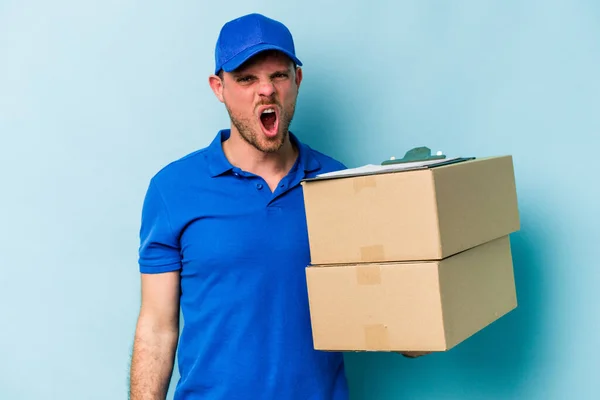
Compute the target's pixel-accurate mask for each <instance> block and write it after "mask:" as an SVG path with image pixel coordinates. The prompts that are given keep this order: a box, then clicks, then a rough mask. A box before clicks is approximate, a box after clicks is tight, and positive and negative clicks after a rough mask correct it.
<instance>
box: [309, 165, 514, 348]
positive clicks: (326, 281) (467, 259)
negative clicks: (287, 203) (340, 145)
mask: <svg viewBox="0 0 600 400" xmlns="http://www.w3.org/2000/svg"><path fill="white" fill-rule="evenodd" d="M407 165H409V164H407ZM400 167H401V166H400ZM348 173H349V175H345V176H344V175H342V176H339V175H337V176H335V174H333V175H334V176H327V175H325V176H322V177H317V178H316V179H308V180H306V181H304V182H303V183H302V184H303V193H304V200H305V209H306V216H307V223H308V233H309V243H310V251H311V264H310V265H309V266H307V268H306V279H307V284H308V294H309V304H310V314H311V322H312V329H313V340H314V347H315V349H318V350H330V351H445V350H448V349H450V348H452V347H454V346H456V345H457V344H459V343H461V342H462V341H464V340H465V339H467V338H468V337H470V336H471V335H473V334H475V333H476V332H478V331H480V330H482V329H483V328H485V327H486V326H488V325H489V324H491V323H492V322H494V321H495V320H497V319H499V318H500V317H502V316H503V315H505V314H506V313H508V312H510V311H511V310H513V309H514V308H515V307H516V306H517V298H516V290H515V282H514V274H513V263H512V256H511V248H510V241H509V235H510V234H511V233H513V232H515V231H517V230H519V228H520V221H519V212H518V206H517V194H516V187H515V177H514V170H513V162H512V157H511V156H500V157H488V158H480V159H471V160H466V161H461V162H455V163H447V164H442V165H435V163H434V164H432V165H429V166H427V167H425V168H419V169H404V170H402V169H398V170H394V171H387V172H386V171H384V172H382V171H379V172H376V173H372V172H370V173H363V172H360V171H358V172H356V173H352V171H349V172H348Z"/></svg>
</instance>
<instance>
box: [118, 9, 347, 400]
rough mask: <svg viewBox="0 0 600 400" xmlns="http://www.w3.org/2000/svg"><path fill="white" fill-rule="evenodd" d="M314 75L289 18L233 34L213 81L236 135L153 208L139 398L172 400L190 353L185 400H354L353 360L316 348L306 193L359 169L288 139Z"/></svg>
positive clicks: (162, 189) (237, 24) (219, 138)
mask: <svg viewBox="0 0 600 400" xmlns="http://www.w3.org/2000/svg"><path fill="white" fill-rule="evenodd" d="M301 66H302V63H301V61H300V60H299V59H298V57H297V56H296V52H295V48H294V41H293V38H292V35H291V33H290V31H289V30H288V28H287V27H286V26H284V25H283V24H282V23H280V22H278V21H275V20H273V19H270V18H267V17H265V16H263V15H259V14H250V15H245V16H243V17H240V18H237V19H235V20H233V21H230V22H228V23H226V24H225V25H224V26H223V27H222V29H221V31H220V34H219V37H218V40H217V44H216V49H215V68H214V73H213V74H212V75H211V76H210V77H209V84H210V87H211V89H212V91H213V92H214V95H215V96H216V97H217V99H218V100H219V101H220V102H222V103H223V104H224V105H225V107H226V109H227V112H228V114H229V117H230V127H229V128H227V129H223V130H221V131H219V132H218V133H217V134H216V136H215V137H214V140H213V141H212V143H210V145H208V146H207V147H206V148H203V149H200V150H198V151H195V152H193V153H191V154H189V155H187V156H185V157H183V158H181V159H179V160H176V161H174V162H172V163H170V164H169V165H167V166H165V167H164V168H163V169H162V170H160V171H159V172H158V173H156V175H155V176H153V178H152V179H151V180H150V183H149V186H148V190H147V193H146V197H145V200H144V204H143V209H142V221H141V229H140V240H141V243H140V249H139V270H140V272H141V285H142V302H141V308H140V312H139V317H138V320H137V326H136V331H135V340H134V348H133V356H132V364H131V376H130V398H131V400H142V399H144V400H147V399H148V400H149V399H156V400H158V399H160V400H164V399H165V396H166V393H167V390H168V387H169V383H170V380H171V377H172V372H173V364H174V359H175V354H176V349H177V350H178V353H177V354H178V367H179V373H180V375H181V378H180V379H179V381H178V383H177V387H176V390H175V395H174V396H175V400H237V399H239V400H249V399H260V400H267V399H273V400H275V399H277V400H282V399H285V400H308V399H311V400H347V399H348V387H347V382H346V376H345V371H344V363H343V357H342V354H341V353H335V352H320V351H315V350H314V349H313V345H312V334H311V324H310V314H309V307H308V298H307V289H306V279H305V272H304V270H305V267H306V266H307V265H308V264H309V263H310V254H309V245H308V233H307V227H306V220H305V214H304V205H303V196H302V188H301V186H300V182H301V180H302V179H304V178H310V177H314V176H315V175H317V174H320V173H326V172H331V171H335V170H340V169H343V168H345V167H344V165H343V164H341V163H340V162H339V161H336V160H334V159H332V158H331V157H329V156H327V155H324V154H322V153H320V152H318V151H316V150H314V149H312V148H310V147H309V146H307V145H306V144H303V143H302V142H301V141H300V140H299V139H298V138H297V137H296V136H295V135H294V134H292V133H291V132H290V131H289V130H288V128H289V126H290V123H291V121H292V117H293V116H294V110H295V106H296V99H297V96H298V90H299V88H300V84H301V82H302V69H301ZM324 134H326V133H325V132H324ZM180 310H181V314H182V316H183V328H182V330H181V337H180V336H179V335H180V319H179V317H180Z"/></svg>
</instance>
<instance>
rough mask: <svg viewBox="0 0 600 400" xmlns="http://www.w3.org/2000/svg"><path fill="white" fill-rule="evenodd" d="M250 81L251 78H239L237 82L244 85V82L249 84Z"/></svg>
mask: <svg viewBox="0 0 600 400" xmlns="http://www.w3.org/2000/svg"><path fill="white" fill-rule="evenodd" d="M251 80H252V77H251V76H242V77H240V78H238V80H237V81H238V82H241V83H244V82H250V81H251Z"/></svg>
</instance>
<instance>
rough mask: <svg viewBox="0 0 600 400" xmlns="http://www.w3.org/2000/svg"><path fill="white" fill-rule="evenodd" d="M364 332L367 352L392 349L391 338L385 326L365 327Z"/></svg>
mask: <svg viewBox="0 0 600 400" xmlns="http://www.w3.org/2000/svg"><path fill="white" fill-rule="evenodd" d="M364 332H365V346H366V348H367V350H388V349H389V348H390V337H389V334H388V329H387V327H386V326H385V325H383V324H373V325H365V326H364Z"/></svg>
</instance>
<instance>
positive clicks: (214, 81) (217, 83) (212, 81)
mask: <svg viewBox="0 0 600 400" xmlns="http://www.w3.org/2000/svg"><path fill="white" fill-rule="evenodd" d="M208 84H209V85H210V88H211V89H212V91H213V93H214V94H215V96H217V99H219V101H220V102H221V103H223V81H222V80H221V78H219V77H218V76H217V75H211V76H209V77H208Z"/></svg>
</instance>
